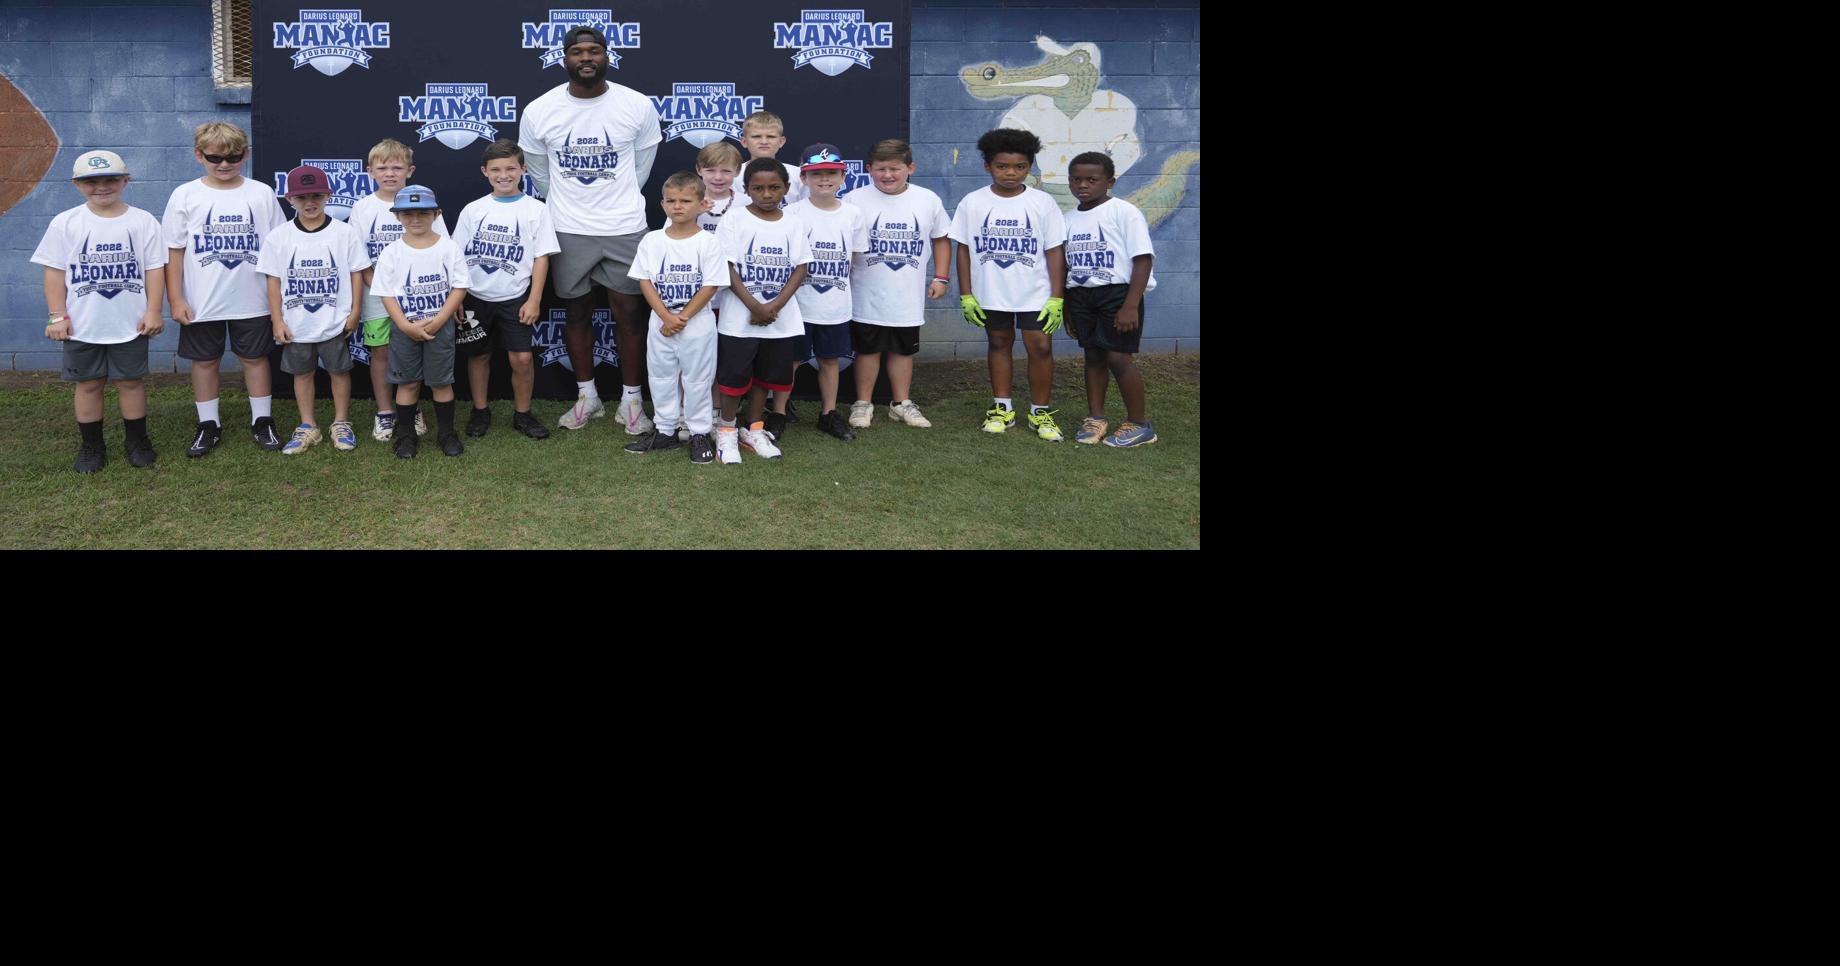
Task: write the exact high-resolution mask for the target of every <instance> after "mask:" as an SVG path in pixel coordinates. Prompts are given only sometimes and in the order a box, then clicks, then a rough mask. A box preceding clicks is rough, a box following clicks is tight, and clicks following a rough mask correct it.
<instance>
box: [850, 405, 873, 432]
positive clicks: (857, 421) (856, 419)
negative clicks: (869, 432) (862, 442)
mask: <svg viewBox="0 0 1840 966" xmlns="http://www.w3.org/2000/svg"><path fill="white" fill-rule="evenodd" d="M874 418H875V404H874V403H872V402H869V401H868V400H866V399H858V400H856V401H855V402H853V403H851V404H850V425H851V426H852V427H854V428H856V429H868V428H869V421H870V420H872V419H874Z"/></svg>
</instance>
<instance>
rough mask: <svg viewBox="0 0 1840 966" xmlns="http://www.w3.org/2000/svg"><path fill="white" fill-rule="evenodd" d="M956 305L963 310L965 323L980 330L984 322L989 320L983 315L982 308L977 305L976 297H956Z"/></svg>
mask: <svg viewBox="0 0 1840 966" xmlns="http://www.w3.org/2000/svg"><path fill="white" fill-rule="evenodd" d="M958 304H959V306H960V307H962V308H963V309H964V310H965V321H966V322H969V323H971V324H972V325H975V326H977V327H978V328H980V329H981V328H983V327H984V320H985V319H987V318H989V316H987V315H985V314H984V307H983V306H982V305H979V304H978V300H977V296H975V295H960V296H959V297H958Z"/></svg>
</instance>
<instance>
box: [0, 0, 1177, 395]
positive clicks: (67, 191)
mask: <svg viewBox="0 0 1840 966" xmlns="http://www.w3.org/2000/svg"><path fill="white" fill-rule="evenodd" d="M1200 34H1201V14H1200V8H1199V0H915V2H914V12H913V36H912V43H913V76H912V93H913V102H912V105H911V106H912V114H911V132H912V140H913V143H914V152H915V159H914V160H915V162H916V163H917V164H918V166H919V170H918V172H917V174H916V176H915V182H916V183H918V184H922V185H925V186H926V187H928V188H931V189H933V190H934V191H937V192H939V194H940V196H941V197H942V198H944V199H945V203H946V209H947V210H948V211H950V210H951V209H952V208H953V207H954V206H955V205H956V204H957V202H958V199H959V198H962V197H963V196H965V195H966V194H968V193H970V192H971V191H974V190H976V189H978V188H980V187H983V186H984V185H986V184H988V183H989V178H988V176H987V175H985V173H984V170H983V163H982V159H981V158H979V157H978V154H977V139H978V136H979V135H980V134H983V133H984V132H985V131H987V130H989V129H991V128H993V127H999V126H1001V125H1002V124H1003V122H1004V118H1005V116H1006V115H1008V114H1009V112H1010V111H1011V110H1014V109H1016V108H1017V105H1018V104H1020V103H1021V98H1020V97H1006V96H996V97H978V96H975V95H974V94H973V92H972V88H971V84H968V83H967V81H966V80H965V79H964V77H963V71H964V70H965V68H967V67H970V66H972V65H982V64H994V65H997V67H999V68H1001V69H1002V70H1003V71H1005V72H1008V71H1017V72H1027V71H1029V70H1031V69H1038V68H1040V67H1041V66H1042V65H1043V64H1044V63H1046V62H1047V61H1049V60H1050V59H1051V58H1052V56H1053V55H1052V54H1050V53H1049V51H1048V50H1047V49H1045V48H1044V45H1043V44H1042V43H1038V41H1037V38H1038V37H1041V38H1046V39H1047V41H1049V42H1051V44H1052V45H1053V46H1056V47H1058V48H1061V49H1079V47H1080V45H1084V44H1091V45H1094V47H1095V48H1096V50H1097V53H1098V66H1099V72H1098V77H1097V79H1096V83H1097V86H1096V88H1095V92H1094V100H1093V102H1092V104H1091V106H1092V107H1093V108H1094V110H1093V111H1091V112H1088V111H1087V110H1086V109H1085V108H1084V107H1083V106H1082V105H1080V104H1078V103H1074V101H1073V100H1072V99H1068V98H1065V97H1063V103H1064V105H1065V108H1066V110H1065V111H1064V112H1063V114H1064V115H1066V116H1067V123H1068V125H1069V130H1070V131H1072V132H1074V133H1075V134H1077V135H1079V136H1105V137H1108V138H1114V137H1115V138H1122V137H1129V138H1132V139H1135V141H1136V143H1137V145H1138V150H1139V152H1140V155H1139V158H1138V160H1137V161H1135V162H1134V163H1133V164H1132V165H1131V166H1130V167H1129V168H1128V169H1126V170H1124V171H1122V172H1120V176H1119V179H1118V188H1117V191H1116V193H1117V194H1118V195H1120V196H1122V197H1131V196H1132V195H1133V194H1134V193H1136V192H1141V191H1149V190H1151V189H1153V188H1156V189H1157V190H1156V192H1155V193H1156V194H1157V195H1158V196H1159V197H1166V198H1172V197H1173V196H1174V194H1175V193H1176V191H1177V189H1179V192H1180V200H1179V201H1176V202H1174V207H1173V209H1172V210H1170V211H1169V212H1167V213H1166V217H1163V218H1160V219H1159V220H1157V221H1156V223H1155V224H1154V225H1153V226H1152V229H1151V237H1152V238H1153V239H1154V241H1155V243H1156V247H1157V259H1156V275H1157V282H1158V287H1157V290H1156V292H1155V293H1153V294H1152V295H1151V296H1150V299H1149V303H1148V312H1147V324H1146V332H1147V333H1148V335H1147V336H1146V338H1145V339H1144V350H1145V351H1146V352H1190V351H1199V349H1200V339H1201V321H1200V318H1201V316H1200V304H1199V303H1200V296H1199V292H1200V286H1199V281H1198V279H1199V274H1198V273H1199V271H1200V261H1201V242H1200V234H1199V229H1200V211H1199V209H1200V205H1201V176H1200V170H1201V169H1200V163H1199V154H1200V150H1201V137H1200V130H1201V93H1200V91H1201V85H1200V80H1201V78H1200V71H1201V67H1200V55H1199V50H1200V43H1199V41H1200ZM210 44H211V14H210V3H209V2H208V0H75V2H56V0H0V85H10V86H11V87H12V88H14V91H16V93H14V92H9V91H8V90H7V89H6V86H0V199H5V198H10V197H13V196H14V194H22V195H23V197H22V198H21V200H18V201H16V202H15V203H13V205H12V206H11V207H10V208H8V209H7V210H5V211H3V212H0V369H21V370H37V369H44V370H50V369H56V368H57V366H58V358H59V356H58V353H57V351H56V350H55V348H53V347H52V346H51V344H50V343H49V342H47V341H45V339H44V337H43V331H44V324H43V323H44V312H45V300H44V292H43V282H42V273H41V271H40V270H39V267H38V266H36V265H33V264H32V263H31V261H30V259H31V254H32V250H33V249H34V248H35V247H37V245H38V241H39V239H40V238H41V237H42V236H43V235H44V233H45V228H46V226H47V225H49V224H50V223H51V218H52V216H54V215H56V214H57V213H58V212H60V211H63V210H64V209H66V208H69V207H72V206H74V205H76V204H79V203H80V202H81V198H80V197H79V196H78V195H77V193H76V192H75V191H74V190H73V189H72V188H71V187H70V184H69V181H68V180H66V178H67V174H68V172H69V170H70V165H71V163H72V162H74V161H75V160H76V158H77V156H78V155H79V154H82V153H83V152H84V151H88V150H92V149H95V148H99V147H107V148H110V149H113V150H116V151H119V152H120V153H121V155H122V157H123V159H124V160H125V161H127V163H128V165H129V168H130V170H132V171H134V172H135V178H134V183H133V185H132V186H130V188H129V189H128V201H129V203H130V204H133V205H135V206H137V207H140V208H144V209H146V210H148V211H151V212H153V213H154V214H155V215H156V216H157V215H158V214H159V213H160V212H162V211H164V210H165V208H166V199H167V197H168V196H169V195H171V194H172V191H173V189H174V188H176V187H178V186H179V185H180V184H182V183H184V182H185V181H189V180H191V179H192V178H195V177H197V176H198V167H197V165H196V164H195V163H194V162H193V161H192V157H191V132H192V129H193V128H194V127H196V126H197V125H199V124H201V123H203V122H205V121H208V120H225V121H230V122H232V123H235V124H240V125H242V126H243V127H244V128H245V129H247V127H248V126H249V107H248V105H247V104H246V103H244V104H231V103H220V95H219V94H217V93H216V92H215V91H214V89H213V87H212V84H211V63H210ZM986 93H989V92H988V91H986ZM1051 93H1063V92H1059V91H1052V92H1051ZM229 96H233V95H226V96H225V99H228V97H229ZM1121 99H1122V100H1123V101H1125V102H1129V103H1131V104H1133V105H1134V106H1135V108H1136V117H1135V121H1134V123H1132V124H1130V125H1128V130H1122V129H1120V130H1114V128H1117V127H1118V125H1117V124H1116V123H1115V122H1116V120H1117V115H1118V114H1120V113H1121V112H1120V111H1118V110H1117V105H1118V104H1119V103H1120V102H1121ZM1107 108H1111V109H1110V110H1107ZM27 112H32V113H35V114H37V115H41V116H42V117H43V119H44V121H46V122H48V123H49V125H50V128H51V129H52V130H53V131H54V132H55V133H56V137H57V139H58V141H59V147H58V148H57V152H56V155H55V157H54V158H53V160H52V161H51V167H50V170H49V171H48V172H46V173H45V176H44V180H43V181H42V182H39V181H37V180H36V179H37V178H38V173H37V170H33V169H35V168H36V167H37V163H42V158H35V157H34V156H33V152H32V150H31V146H30V145H28V144H25V143H24V142H25V140H26V136H25V135H23V134H19V135H12V134H9V132H15V131H19V132H23V131H27V130H29V129H31V127H32V125H31V123H29V119H28V118H26V117H24V115H25V114H26V113H27ZM1107 115H1110V122H1108V121H1107V119H1106V118H1107ZM1108 123H1110V125H1111V126H1110V127H1108V126H1107V125H1108ZM1047 140H1049V141H1050V142H1052V141H1053V138H1052V137H1050V138H1047ZM255 148H256V150H257V152H259V151H260V148H261V146H260V145H256V146H255ZM34 162H36V163H34ZM1165 166H1173V168H1174V170H1173V171H1172V172H1171V173H1170V174H1169V176H1168V177H1167V178H1164V177H1163V171H1164V168H1165ZM248 170H252V171H254V170H260V168H259V167H256V166H252V167H251V168H249V169H248ZM1159 179H1163V180H1161V181H1159ZM22 182H24V183H23V184H22ZM9 186H12V187H14V188H15V189H29V190H23V191H18V190H16V191H15V192H14V193H9V192H8V191H7V190H6V188H8V187H9ZM956 292H957V281H956V273H954V282H953V293H954V295H953V296H949V297H948V298H946V299H943V300H941V301H940V302H937V303H934V304H933V306H932V307H931V308H930V309H929V311H928V322H927V326H926V328H925V330H924V332H923V335H922V340H923V342H922V345H923V349H922V353H923V357H925V358H982V357H983V355H984V342H983V335H982V332H981V331H980V330H977V329H974V328H972V327H970V326H968V325H966V324H965V323H964V321H963V320H962V319H961V318H959V315H958V300H957V298H956V297H955V294H956ZM177 346H178V333H177V329H176V328H175V327H171V326H169V327H168V328H167V331H166V332H165V333H164V334H163V335H161V336H160V337H159V338H158V339H156V340H155V341H154V345H153V352H152V357H151V362H152V365H153V367H154V369H155V370H156V371H159V370H167V371H171V370H174V369H175V364H174V355H173V353H174V350H175V349H176V348H177ZM1057 351H1059V352H1062V353H1072V352H1076V351H1077V347H1076V346H1074V345H1073V343H1071V342H1062V343H1061V344H1059V345H1057ZM1018 352H1020V346H1018ZM225 362H226V364H227V365H231V366H233V365H234V364H235V360H234V358H233V357H228V356H227V357H226V359H225Z"/></svg>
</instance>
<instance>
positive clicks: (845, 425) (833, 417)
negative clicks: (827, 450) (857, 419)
mask: <svg viewBox="0 0 1840 966" xmlns="http://www.w3.org/2000/svg"><path fill="white" fill-rule="evenodd" d="M818 432H820V433H829V434H831V435H832V436H835V437H837V438H838V439H841V440H843V441H844V442H846V443H847V442H849V441H850V440H853V439H855V438H856V433H855V432H854V431H852V430H851V429H850V424H849V421H848V420H846V419H844V416H843V414H842V413H840V412H838V411H837V410H835V409H833V410H831V411H830V412H828V413H819V414H818Z"/></svg>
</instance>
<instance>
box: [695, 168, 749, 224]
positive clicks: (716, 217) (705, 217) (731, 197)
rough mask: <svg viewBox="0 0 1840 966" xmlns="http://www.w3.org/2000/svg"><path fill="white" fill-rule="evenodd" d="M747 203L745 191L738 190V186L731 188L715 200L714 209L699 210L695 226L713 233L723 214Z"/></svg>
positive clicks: (745, 205) (720, 222)
mask: <svg viewBox="0 0 1840 966" xmlns="http://www.w3.org/2000/svg"><path fill="white" fill-rule="evenodd" d="M737 181H739V179H737ZM747 203H748V199H747V192H745V191H742V190H740V188H739V186H737V187H735V188H731V189H730V190H729V192H728V197H727V198H725V199H723V200H721V201H718V202H716V207H715V210H714V211H705V212H701V213H699V214H698V215H697V216H696V226H697V227H698V228H701V229H703V230H704V231H706V232H709V233H711V234H714V233H715V230H716V228H717V227H718V226H720V225H721V224H722V216H723V215H726V214H728V213H729V212H731V211H734V210H735V209H737V208H746V207H747Z"/></svg>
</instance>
